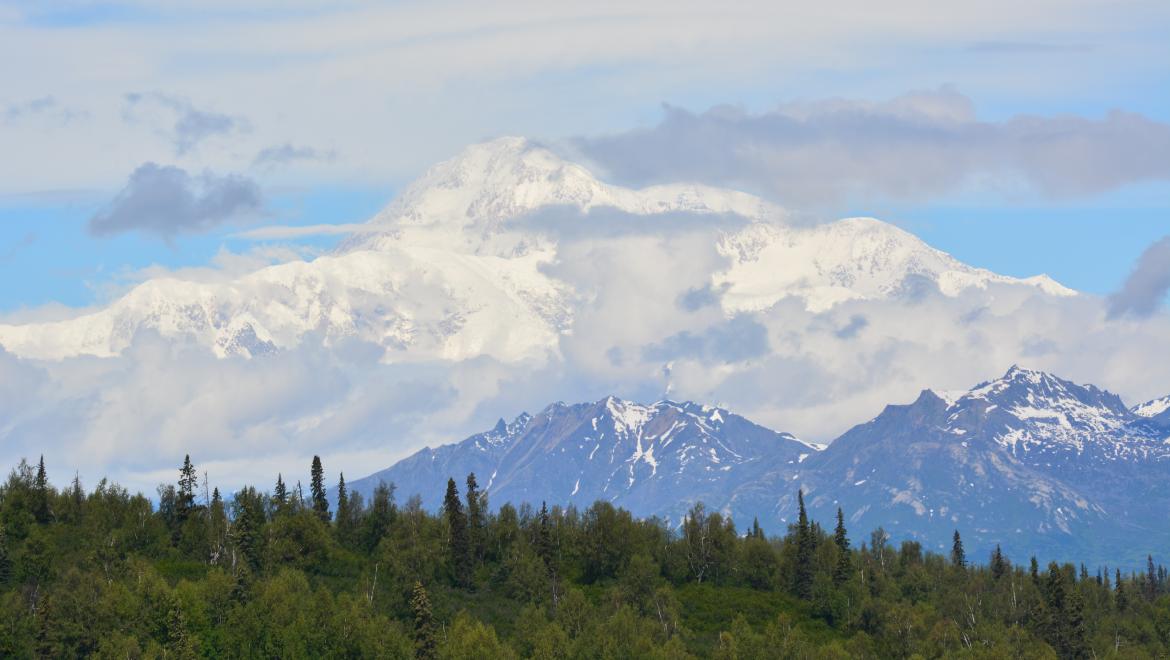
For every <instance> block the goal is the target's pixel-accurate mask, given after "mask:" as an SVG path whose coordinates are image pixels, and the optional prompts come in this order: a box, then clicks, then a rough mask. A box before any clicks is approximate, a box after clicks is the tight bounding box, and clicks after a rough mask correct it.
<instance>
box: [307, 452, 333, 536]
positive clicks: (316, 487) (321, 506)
mask: <svg viewBox="0 0 1170 660" xmlns="http://www.w3.org/2000/svg"><path fill="white" fill-rule="evenodd" d="M309 490H310V491H311V494H312V500H313V511H315V512H316V513H317V517H319V518H320V519H321V521H322V522H326V523H327V522H329V520H330V518H331V516H330V515H329V499H328V498H327V497H326V496H325V470H324V469H323V468H322V467H321V457H320V456H314V457H313V466H312V468H311V470H310V480H309Z"/></svg>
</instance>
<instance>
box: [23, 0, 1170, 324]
mask: <svg viewBox="0 0 1170 660" xmlns="http://www.w3.org/2000/svg"><path fill="white" fill-rule="evenodd" d="M1057 6H1061V7H1064V8H1065V9H1066V10H1067V11H1064V12H1061V13H1060V14H1053V13H1051V10H1052V9H1053V8H1055V7H1057ZM854 9H855V10H856V11H857V12H858V13H859V14H861V15H864V16H865V18H859V19H858V20H857V21H855V23H856V25H851V24H842V23H841V22H840V21H836V20H835V19H834V17H833V16H832V15H831V14H828V13H823V14H822V13H820V12H818V11H816V10H804V11H802V12H800V13H799V14H791V13H790V12H787V10H786V9H785V8H784V7H782V6H781V7H773V8H771V9H766V8H764V6H761V7H756V8H752V9H745V10H743V11H742V12H739V13H732V12H714V13H712V11H711V10H710V8H706V7H704V6H702V5H699V4H695V5H689V4H685V3H684V5H679V6H667V5H663V6H662V7H655V6H653V5H647V6H646V9H645V10H644V12H639V13H632V12H619V11H608V10H605V9H604V8H596V9H593V10H586V9H580V8H577V9H569V8H561V9H551V8H550V9H543V10H540V11H537V12H529V11H527V10H524V9H523V8H520V7H508V8H507V9H501V10H500V11H498V12H494V13H482V12H479V11H478V10H475V9H473V8H472V7H471V6H470V5H461V4H459V3H439V5H437V6H435V7H428V6H423V5H418V4H414V3H397V4H394V5H389V6H382V5H371V4H366V3H361V2H354V3H341V4H338V5H335V6H334V7H332V8H331V9H330V10H319V9H317V8H315V7H313V6H311V5H309V4H305V5H298V4H296V3H292V4H284V3H279V4H278V3H265V2H259V3H245V4H242V5H237V4H236V3H224V4H222V5H217V4H216V3H209V4H208V5H207V6H206V7H205V8H204V10H203V11H200V12H198V13H193V12H191V11H189V10H187V9H186V8H184V6H183V5H180V4H170V3H165V2H164V3H135V2H125V3H102V2H64V3H54V5H53V6H52V8H50V9H46V8H45V7H44V6H43V5H42V4H41V3H27V2H7V3H0V43H2V44H5V45H3V46H0V50H2V51H3V53H0V54H3V55H4V57H5V60H6V61H10V62H11V61H17V59H18V58H19V57H21V56H22V55H23V56H26V57H27V56H28V55H29V54H30V53H29V51H28V49H40V52H37V51H36V50H34V51H33V53H36V54H37V55H39V56H40V64H39V66H38V67H35V68H34V67H8V68H6V69H5V70H4V71H3V72H2V73H0V83H2V86H0V90H3V91H0V140H3V143H0V144H6V145H7V146H8V148H6V149H5V153H6V156H5V157H4V158H3V161H4V162H3V163H0V175H3V176H2V177H0V245H2V246H4V249H3V250H0V278H2V279H3V281H4V282H5V283H6V284H5V286H4V287H2V288H0V312H12V311H14V310H20V309H28V308H36V307H39V306H42V305H46V304H50V303H61V304H64V305H69V306H84V305H91V304H95V303H100V302H101V301H102V300H103V299H104V298H105V297H108V296H109V295H110V294H111V292H113V291H118V290H120V288H121V287H124V286H125V285H126V284H127V283H128V282H131V281H133V279H134V275H133V273H134V272H136V271H139V270H141V269H143V268H146V267H150V266H161V267H164V268H179V267H192V266H199V265H204V264H207V263H209V262H210V260H211V259H212V258H213V257H214V255H216V254H217V253H220V252H221V251H223V250H227V251H231V252H243V251H247V250H248V249H250V248H251V247H253V245H252V244H251V242H249V241H244V240H239V239H236V238H233V236H232V235H233V233H234V232H235V231H237V230H238V228H239V225H238V224H225V225H219V226H215V227H213V228H211V230H209V231H205V232H203V233H199V234H192V233H182V232H178V233H175V234H174V235H170V236H166V237H163V238H161V239H160V238H159V237H158V236H152V235H149V234H143V233H136V232H133V231H131V232H127V233H121V234H117V235H107V236H102V237H95V236H91V235H90V233H89V232H87V230H86V227H87V223H88V221H89V220H90V218H91V217H92V216H93V215H94V214H95V213H97V212H99V211H100V210H101V209H103V208H105V207H107V206H108V205H109V204H110V202H111V200H112V198H113V197H114V196H115V195H116V194H117V193H118V191H119V190H121V189H122V187H123V186H125V185H126V181H127V177H129V176H130V174H131V172H132V171H134V170H135V168H137V167H138V166H140V165H141V164H143V163H158V164H160V165H173V166H175V167H178V168H181V169H183V170H184V171H185V172H188V173H191V175H192V176H195V175H196V174H197V173H199V172H207V173H213V174H215V175H227V174H232V173H235V174H239V175H241V176H244V177H247V178H249V179H251V180H253V181H255V182H257V184H258V186H259V188H260V189H261V190H262V191H263V197H264V207H263V212H262V213H261V214H259V215H254V216H253V217H250V219H249V220H248V224H249V225H256V224H282V225H298V224H318V223H349V222H356V221H360V220H362V219H364V218H366V217H368V216H369V215H371V214H372V213H373V212H374V211H376V210H377V209H378V208H380V207H381V206H382V205H383V204H384V203H385V202H387V201H389V199H391V198H392V197H393V194H394V191H395V190H398V189H400V188H401V187H402V186H403V185H404V184H405V183H407V182H408V181H409V180H411V179H412V178H413V177H415V176H417V175H418V174H420V173H421V172H422V170H424V169H425V168H426V167H427V166H428V165H429V164H431V163H433V162H435V161H437V160H440V159H442V158H444V157H447V156H449V155H450V154H452V153H454V152H455V151H457V150H458V149H459V148H460V147H461V146H462V145H464V144H467V143H470V142H473V141H477V140H479V139H483V138H487V137H492V136H496V135H501V134H523V135H527V136H530V137H535V138H538V139H543V140H548V141H553V142H556V141H564V140H573V139H575V138H577V137H579V136H585V137H590V136H605V135H614V134H621V133H623V132H625V131H630V130H632V129H637V128H646V127H653V126H654V125H655V124H656V123H658V122H659V121H660V120H661V119H662V116H663V110H662V107H663V104H668V105H670V106H673V107H678V108H682V109H685V110H687V111H690V112H692V113H702V112H704V111H706V110H707V109H708V108H711V107H716V106H722V105H731V106H735V107H738V108H740V109H741V110H742V111H744V112H746V113H749V114H752V113H755V114H761V113H768V112H770V111H772V110H773V109H774V108H776V107H777V106H779V105H783V104H791V103H794V102H805V103H807V102H816V101H820V100H823V99H834V98H841V99H850V100H855V101H859V102H874V103H877V102H882V101H885V100H888V99H892V98H896V97H898V96H899V95H901V94H905V93H907V92H912V91H914V90H933V89H940V88H942V87H944V86H946V87H947V88H948V89H954V90H957V92H958V93H960V94H962V95H964V96H965V97H966V98H968V99H969V100H970V101H971V103H972V104H973V106H974V111H975V117H976V118H977V119H978V120H979V121H981V122H992V123H994V122H1007V121H1010V120H1011V118H1013V117H1018V116H1021V115H1034V116H1039V117H1045V118H1056V117H1066V116H1072V117H1082V118H1088V119H1101V118H1102V117H1105V116H1106V115H1107V113H1108V112H1110V111H1111V110H1114V109H1121V110H1124V111H1126V112H1129V113H1135V114H1137V115H1140V116H1142V117H1144V118H1146V119H1148V120H1149V121H1152V122H1159V123H1162V124H1165V123H1167V122H1170V66H1167V65H1166V64H1165V63H1166V62H1167V61H1170V47H1168V46H1167V44H1166V43H1165V39H1164V35H1165V34H1166V30H1167V29H1168V28H1170V21H1168V14H1170V12H1168V11H1167V10H1166V9H1165V7H1164V6H1161V5H1160V4H1159V3H1153V2H1132V3H1097V2H1076V3H1073V6H1071V7H1070V6H1068V5H1062V4H1060V3H1052V4H1049V3H1036V5H1035V6H1030V7H1028V8H1020V7H1016V6H1015V5H1013V4H1012V3H988V4H987V6H986V7H981V8H965V9H963V10H962V14H960V13H956V14H955V15H954V16H952V17H949V18H947V17H942V16H924V15H921V14H920V12H919V11H918V9H917V8H916V7H915V6H914V4H913V3H904V4H895V5H892V6H890V7H889V8H888V11H887V12H886V13H885V14H883V15H877V14H873V13H872V12H870V11H869V10H868V9H865V8H864V6H863V5H861V4H858V6H857V7H855V8H854ZM1046 10H1047V11H1049V12H1050V13H1045V12H1046ZM452 12H457V13H455V14H453V13H452ZM752 12H761V15H760V16H759V17H758V18H759V20H756V18H757V17H755V16H753V15H752ZM766 12H773V13H774V15H772V16H766V15H764V13H766ZM453 15H458V16H460V17H461V18H460V19H459V20H451V18H450V17H451V16H453ZM798 19H799V20H798ZM768 21H773V24H772V25H769V24H768ZM799 21H804V22H805V23H806V24H804V25H801V24H800V23H799ZM761 25H762V26H761ZM629 34H643V35H644V37H645V38H644V43H632V44H631V43H626V42H625V41H624V40H623V38H624V35H629ZM558 40H559V41H558ZM601 42H604V43H606V44H607V47H606V48H602V49H598V48H594V47H593V46H592V44H594V43H601ZM22 49H23V50H22ZM50 52H51V53H52V54H51V55H48V56H46V54H48V53H50ZM25 61H27V60H25ZM253 91H256V92H260V93H259V94H256V93H250V92H253ZM130 95H137V96H136V98H141V99H142V100H139V101H134V102H132V101H130V100H128V99H130V98H131V96H130ZM184 122H186V123H184ZM184 131H185V132H184ZM281 146H284V147H288V148H289V149H292V151H289V152H288V153H291V154H297V153H299V154H301V155H300V156H295V155H294V156H291V157H289V158H288V159H287V160H286V161H283V162H279V163H274V164H269V165H261V164H259V160H258V155H259V154H260V153H261V152H263V150H265V149H272V148H276V147H281ZM297 150H300V151H297ZM1160 171H1161V174H1156V175H1152V176H1146V177H1145V178H1144V179H1143V180H1140V181H1135V182H1132V183H1130V182H1122V183H1121V184H1119V185H1113V186H1109V187H1108V189H1107V190H1094V191H1089V192H1085V193H1083V194H1074V195H1068V196H1062V197H1060V198H1053V197H1051V196H1048V195H1044V194H1037V193H1035V192H1034V191H1033V192H1029V191H1026V190H1025V191H1014V192H1012V193H1011V194H1004V193H1002V192H999V191H997V190H992V191H988V190H980V189H978V188H976V189H974V190H972V189H970V187H956V189H949V190H948V189H938V190H931V191H929V192H927V193H924V194H918V195H910V196H904V197H900V198H894V199H891V198H889V197H887V196H879V195H873V196H864V195H862V196H860V197H857V196H854V197H853V198H851V199H850V200H849V201H848V202H844V201H842V202H840V203H830V204H820V205H819V207H818V209H817V211H816V212H817V214H819V215H823V216H825V217H835V216H843V215H852V214H862V215H874V216H878V217H882V218H884V219H887V220H890V221H892V222H895V223H897V224H899V225H900V226H903V227H904V228H907V229H909V230H911V231H913V232H914V233H916V234H918V235H920V236H921V237H922V238H924V239H925V240H927V241H928V242H930V243H931V244H932V245H935V246H936V247H939V248H940V249H943V250H946V251H948V252H951V253H952V254H954V255H956V256H957V257H959V258H960V259H962V260H964V261H967V262H969V263H972V264H974V265H978V266H982V267H987V268H990V269H993V270H997V271H1000V272H1003V273H1006V274H1012V275H1027V274H1032V273H1035V272H1047V273H1048V274H1050V275H1052V276H1053V277H1055V278H1056V279H1058V280H1060V281H1062V282H1064V283H1066V284H1068V285H1069V286H1072V287H1074V288H1077V289H1081V290H1085V291H1089V292H1093V293H1100V294H1105V293H1108V292H1109V291H1111V290H1113V289H1114V288H1116V287H1117V286H1118V285H1119V284H1120V282H1121V281H1122V280H1123V279H1124V277H1125V276H1126V274H1127V273H1128V272H1129V270H1130V268H1131V267H1132V265H1133V263H1134V260H1135V259H1136V258H1137V257H1138V255H1140V254H1141V252H1142V250H1143V249H1144V248H1145V247H1146V246H1147V245H1149V244H1150V243H1151V242H1152V241H1154V240H1156V239H1158V238H1159V237H1160V236H1163V235H1165V234H1166V233H1167V227H1170V182H1168V175H1167V174H1166V169H1165V166H1164V164H1163V165H1162V169H1161V170H1160ZM775 201H778V202H779V203H781V204H784V205H786V206H795V207H797V208H798V209H799V208H800V203H799V202H798V203H796V204H792V203H791V200H788V199H777V200H775ZM332 240H334V239H320V238H318V239H308V240H302V241H300V242H299V243H300V245H301V246H303V247H306V248H307V249H308V251H307V252H306V253H310V254H311V250H312V249H325V248H327V247H328V246H329V244H330V243H331V242H332Z"/></svg>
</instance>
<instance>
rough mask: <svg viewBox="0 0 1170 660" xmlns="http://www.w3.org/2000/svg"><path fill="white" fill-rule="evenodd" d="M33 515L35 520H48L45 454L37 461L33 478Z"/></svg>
mask: <svg viewBox="0 0 1170 660" xmlns="http://www.w3.org/2000/svg"><path fill="white" fill-rule="evenodd" d="M33 516H34V517H36V519H37V522H39V523H46V522H49V477H48V475H47V474H46V473H45V456H44V454H41V460H40V462H39V463H37V476H36V477H35V478H34V479H33Z"/></svg>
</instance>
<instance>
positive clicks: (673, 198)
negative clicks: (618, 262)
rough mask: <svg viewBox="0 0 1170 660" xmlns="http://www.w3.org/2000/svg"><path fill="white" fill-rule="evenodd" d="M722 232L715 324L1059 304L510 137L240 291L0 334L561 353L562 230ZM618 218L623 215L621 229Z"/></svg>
mask: <svg viewBox="0 0 1170 660" xmlns="http://www.w3.org/2000/svg"><path fill="white" fill-rule="evenodd" d="M609 212H613V213H617V214H619V215H621V214H624V216H625V217H649V216H661V217H663V218H665V219H666V220H668V221H669V220H670V219H672V218H675V217H678V216H684V215H685V216H688V217H698V218H707V217H712V218H714V217H719V218H725V217H734V218H737V219H738V220H737V222H736V223H735V224H734V225H727V224H721V223H718V222H710V223H707V224H708V225H710V227H711V229H710V237H711V241H712V243H713V244H714V245H715V247H716V249H717V251H718V252H719V253H720V254H721V255H722V256H723V257H724V258H725V259H726V267H724V266H719V267H718V269H717V270H714V271H713V272H711V274H710V285H711V287H712V289H713V290H719V291H721V292H722V295H721V297H720V301H721V302H720V304H721V305H722V307H723V311H724V312H725V313H726V314H727V315H733V314H737V313H741V312H745V311H747V312H750V311H758V310H763V309H766V308H767V307H769V306H770V305H772V304H774V303H775V302H776V301H778V300H780V299H782V298H786V297H796V298H798V299H800V300H802V301H803V302H804V304H805V306H806V307H807V308H808V309H809V310H812V311H823V310H826V309H829V308H831V307H832V306H834V305H836V304H838V303H840V302H841V301H845V300H852V299H881V298H885V297H890V296H897V295H900V294H901V293H902V292H904V291H905V290H906V289H907V288H908V287H913V286H915V285H917V284H919V283H921V282H923V281H925V282H928V283H930V285H932V286H934V287H936V288H937V289H938V290H939V291H941V292H942V293H943V294H946V295H955V294H957V293H958V292H960V291H962V290H964V289H967V288H971V287H976V288H983V287H987V286H989V285H992V284H1002V285H1009V286H1026V287H1034V288H1036V289H1037V290H1039V291H1041V292H1044V293H1046V294H1050V295H1057V296H1063V295H1071V294H1072V292H1071V291H1070V290H1068V289H1065V288H1064V287H1062V286H1060V285H1059V284H1056V283H1055V282H1053V281H1052V280H1050V279H1048V278H1047V277H1044V276H1039V277H1036V278H1029V279H1024V280H1019V279H1014V278H1009V277H1004V276H1000V275H996V274H995V273H991V272H989V271H986V270H982V269H978V268H973V267H971V266H967V265H965V264H962V263H960V262H959V261H957V260H955V259H953V258H952V257H950V256H949V255H947V254H945V253H943V252H940V251H938V250H935V249H933V248H931V247H930V246H928V245H926V244H925V243H923V242H922V241H921V240H919V239H917V238H916V237H914V236H913V235H911V234H909V233H907V232H905V231H902V230H900V229H898V228H896V227H893V226H892V225H889V224H886V223H883V222H881V221H878V220H873V219H864V218H855V219H848V220H841V221H838V222H834V223H829V224H827V225H821V226H812V227H806V226H795V225H791V224H788V223H787V222H786V215H785V213H784V211H783V210H782V209H780V208H778V207H776V206H775V205H772V204H770V203H767V202H765V201H763V200H761V199H759V198H757V197H753V196H751V195H748V194H745V193H741V192H737V191H733V190H727V189H719V188H712V187H707V186H700V185H690V184H680V185H666V186H654V187H650V188H644V189H640V190H633V189H629V188H623V187H621V186H617V185H612V184H608V183H605V182H602V181H600V180H598V179H597V178H596V177H594V176H593V175H592V174H590V172H589V171H588V170H586V169H585V168H584V167H581V166H580V165H577V164H574V163H571V162H568V161H565V160H563V159H562V158H560V157H559V156H557V155H556V154H554V153H553V152H552V151H550V150H549V149H546V148H543V147H541V146H539V145H536V144H533V143H531V142H529V141H527V140H525V139H522V138H501V139H498V140H494V141H491V142H487V143H484V144H479V145H474V146H472V147H469V148H468V149H467V150H466V151H464V152H463V153H462V154H460V155H458V156H456V157H455V158H453V159H451V160H449V161H446V162H443V163H440V164H438V165H436V166H435V167H433V168H432V169H431V170H430V171H428V172H427V173H426V174H425V175H424V176H423V177H421V178H420V179H419V180H418V181H417V182H415V183H414V184H412V185H411V186H409V187H408V188H407V189H406V190H405V191H404V192H403V193H402V195H400V196H399V197H398V198H397V199H395V200H394V201H393V202H392V203H391V204H390V205H389V206H387V207H386V208H385V209H384V210H383V211H382V212H380V213H378V214H377V215H376V216H375V217H374V218H373V219H371V220H370V221H369V222H368V223H366V225H365V226H364V227H363V228H362V229H361V230H360V231H357V232H355V233H354V235H353V236H352V237H350V238H349V239H348V240H347V241H345V242H344V243H342V245H341V246H339V247H338V249H337V250H336V251H334V252H333V253H331V254H328V255H325V256H321V257H318V258H316V259H314V260H312V261H307V262H292V263H282V264H276V265H272V266H268V267H265V268H261V269H258V270H256V271H254V272H251V273H248V274H245V275H242V276H239V277H235V278H222V277H221V278H217V279H215V280H206V279H184V278H182V277H180V276H178V275H173V276H170V277H159V278H154V279H150V280H147V281H145V282H143V283H141V284H139V285H138V286H136V287H135V288H133V289H132V290H131V291H129V292H128V293H127V294H125V295H124V296H122V297H121V298H118V299H117V300H114V301H113V302H111V303H110V304H108V305H107V306H105V307H103V308H101V309H98V310H96V311H87V312H85V313H81V314H79V315H77V316H75V317H72V318H68V319H65V320H60V321H53V322H40V323H28V324H20V325H11V324H10V325H0V345H2V346H3V347H4V348H5V349H6V350H7V351H9V352H11V353H14V354H16V355H19V356H22V357H33V358H47V359H61V358H66V357H70V356H75V355H97V356H110V355H116V354H119V353H120V352H121V351H123V350H124V349H125V348H126V347H127V346H128V345H129V344H130V342H131V341H132V339H133V338H134V336H135V335H136V334H138V333H140V332H157V333H158V334H160V335H162V336H163V337H167V338H171V339H176V340H182V341H190V342H194V343H196V344H198V345H201V346H204V347H206V348H207V349H209V350H211V351H214V352H215V354H217V355H219V356H230V355H243V356H254V355H257V354H260V353H265V352H270V351H274V350H282V349H287V348H291V347H295V346H297V345H299V344H300V343H302V342H305V341H315V342H324V343H325V344H326V345H328V344H330V343H331V342H334V341H338V340H340V339H343V338H357V339H359V340H362V341H366V342H370V343H374V344H377V345H379V346H381V347H382V348H383V349H384V350H385V353H384V354H383V360H385V361H389V362H395V361H410V360H424V359H445V360H459V359H466V358H471V357H476V356H483V355H487V356H491V357H494V358H496V359H499V360H503V361H507V362H515V361H520V360H529V359H544V358H546V357H547V356H549V355H555V354H557V351H558V347H559V340H560V338H561V337H562V336H563V335H564V334H565V333H567V332H571V329H572V326H573V319H574V315H575V311H576V310H578V309H579V307H580V306H581V305H587V304H589V300H590V296H589V295H588V289H589V286H590V283H588V282H584V283H582V282H574V281H566V280H562V279H557V278H556V277H554V276H553V275H550V274H549V268H548V266H549V265H551V264H556V263H558V261H559V260H560V259H562V256H563V255H562V254H561V250H560V238H559V235H560V234H559V233H560V232H561V231H563V229H564V227H565V225H566V223H568V224H569V225H572V226H573V227H576V228H577V229H579V232H578V233H579V235H585V236H588V235H589V231H590V230H591V227H592V226H593V225H592V221H593V220H595V219H596V216H597V214H599V213H600V214H604V213H609ZM619 220H620V217H619Z"/></svg>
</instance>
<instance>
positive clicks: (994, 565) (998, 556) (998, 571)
mask: <svg viewBox="0 0 1170 660" xmlns="http://www.w3.org/2000/svg"><path fill="white" fill-rule="evenodd" d="M1007 572H1008V562H1007V559H1005V558H1004V556H1003V550H1001V549H1000V547H999V544H998V543H997V544H996V545H995V551H994V552H992V553H991V577H993V578H995V579H996V580H998V579H1000V578H1001V577H1003V576H1004V575H1006V574H1007Z"/></svg>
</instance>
